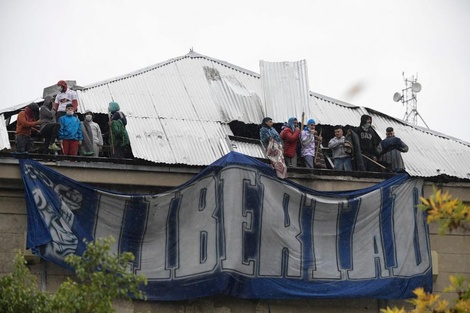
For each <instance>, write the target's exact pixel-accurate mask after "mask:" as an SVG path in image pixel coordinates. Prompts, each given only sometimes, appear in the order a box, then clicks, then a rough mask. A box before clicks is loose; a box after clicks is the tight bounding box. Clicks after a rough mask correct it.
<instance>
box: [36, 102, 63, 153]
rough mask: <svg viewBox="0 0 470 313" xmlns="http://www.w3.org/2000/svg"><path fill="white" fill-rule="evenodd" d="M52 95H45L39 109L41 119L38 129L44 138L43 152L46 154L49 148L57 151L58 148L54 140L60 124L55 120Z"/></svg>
mask: <svg viewBox="0 0 470 313" xmlns="http://www.w3.org/2000/svg"><path fill="white" fill-rule="evenodd" d="M52 102H53V100H52V97H51V96H46V98H45V99H44V103H43V105H42V106H41V108H40V109H39V119H40V120H41V121H43V123H42V124H41V127H40V128H39V131H40V133H41V136H42V137H43V138H44V147H43V152H42V153H44V154H48V153H49V150H52V151H54V152H55V151H59V150H60V148H59V147H58V146H57V145H56V144H55V140H56V138H57V135H58V133H59V128H60V124H59V123H57V122H56V119H55V110H54V108H53V107H52Z"/></svg>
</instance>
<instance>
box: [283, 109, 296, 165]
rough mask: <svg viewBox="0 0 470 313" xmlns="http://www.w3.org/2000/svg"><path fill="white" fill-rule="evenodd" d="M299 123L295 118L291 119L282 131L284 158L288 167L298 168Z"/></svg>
mask: <svg viewBox="0 0 470 313" xmlns="http://www.w3.org/2000/svg"><path fill="white" fill-rule="evenodd" d="M299 136H300V129H299V123H298V121H297V119H296V118H295V117H291V118H289V120H288V122H287V124H285V125H284V126H283V128H282V130H281V134H280V137H281V139H282V142H283V144H284V158H285V160H286V165H287V166H288V167H292V166H297V151H296V150H297V142H298V141H299Z"/></svg>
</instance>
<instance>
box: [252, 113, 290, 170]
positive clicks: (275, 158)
mask: <svg viewBox="0 0 470 313" xmlns="http://www.w3.org/2000/svg"><path fill="white" fill-rule="evenodd" d="M259 139H260V141H261V146H262V147H263V148H264V152H265V154H266V157H267V158H268V159H269V160H270V161H271V165H272V167H273V168H274V170H275V171H276V175H277V177H279V178H282V179H284V178H286V177H287V167H286V162H285V160H284V152H283V148H282V140H281V137H280V136H279V133H278V132H277V130H276V129H275V128H274V127H273V120H272V118H270V117H265V118H263V121H262V122H261V127H260V130H259Z"/></svg>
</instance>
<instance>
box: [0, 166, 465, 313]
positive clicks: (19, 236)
mask: <svg viewBox="0 0 470 313" xmlns="http://www.w3.org/2000/svg"><path fill="white" fill-rule="evenodd" d="M56 170H59V171H63V172H67V173H68V174H69V175H70V176H72V177H73V176H74V175H75V176H80V177H86V179H88V180H90V178H89V177H90V175H85V173H86V171H87V170H84V169H77V168H76V169H75V171H74V170H73V169H72V168H60V167H58V168H56ZM10 171H11V172H10V173H9V174H8V170H5V171H3V172H2V166H1V164H0V173H1V174H0V275H3V274H5V273H8V272H10V271H11V270H12V265H13V259H14V256H15V253H16V251H17V250H18V249H23V247H24V240H25V239H24V238H25V237H24V236H25V232H26V229H27V224H26V203H25V200H24V191H23V187H22V182H21V179H20V176H19V171H18V170H17V172H16V173H15V170H14V169H10ZM77 171H79V173H77ZM95 171H98V170H95ZM132 171H133V170H132V169H131V170H129V169H128V170H126V171H124V172H123V174H122V175H123V176H119V175H117V176H116V173H113V175H112V176H111V177H112V180H113V182H114V183H115V184H114V185H113V184H110V181H100V182H99V183H101V184H103V186H106V187H107V188H108V189H109V190H122V189H123V188H124V187H125V188H126V191H127V192H136V193H138V192H148V191H149V190H157V189H158V188H157V187H158V186H163V185H164V183H163V181H156V178H155V177H153V178H152V179H153V181H152V182H151V183H145V184H143V185H140V186H130V185H127V184H126V181H127V182H128V180H126V179H127V178H126V177H129V175H132ZM141 175H143V177H144V178H142V177H141V178H142V179H145V175H144V174H143V173H141ZM153 175H154V176H155V173H153ZM192 175H194V174H188V173H187V174H182V175H180V176H178V174H177V173H172V174H171V176H172V177H171V180H166V182H167V186H168V187H173V186H176V185H179V184H180V182H181V181H183V182H184V181H186V180H187V177H188V176H192ZM6 176H7V177H6ZM157 176H160V175H157ZM167 176H168V175H166V176H165V175H161V177H163V178H162V179H165V177H167ZM293 179H294V180H297V182H299V183H302V184H304V185H307V186H308V187H311V188H314V189H317V190H352V189H359V188H364V187H368V186H371V185H374V184H376V183H377V182H379V181H381V180H380V179H364V178H362V179H360V178H352V177H336V178H335V177H315V179H312V178H305V177H297V178H293ZM168 182H170V183H168ZM152 185H154V186H152ZM153 187H155V189H152V188H153ZM440 187H443V188H444V190H448V191H449V192H450V193H451V194H452V195H453V196H456V197H460V198H461V199H462V200H465V201H470V184H468V183H466V184H446V185H442V186H440ZM424 191H425V195H429V194H430V193H431V192H432V184H431V183H426V184H425V188H424ZM430 231H431V248H432V249H433V250H435V251H436V252H437V255H438V267H437V270H438V275H437V280H436V282H435V285H434V291H435V292H437V293H441V292H442V291H443V289H444V288H445V287H446V286H448V282H449V280H448V277H449V275H451V274H464V275H466V276H467V277H470V262H469V261H468V260H469V259H470V234H468V233H463V232H455V233H452V234H448V235H446V236H439V235H438V234H437V232H438V230H437V226H436V225H431V226H430ZM30 269H31V271H32V272H33V273H34V274H35V275H36V276H37V278H38V282H39V285H40V286H41V288H43V289H44V290H48V291H54V290H56V289H57V288H58V286H59V285H60V283H61V282H62V281H63V280H64V277H66V276H67V275H69V274H70V272H68V271H67V270H65V269H63V268H61V267H58V266H56V265H54V264H51V263H48V262H45V261H43V260H40V261H39V263H37V264H33V265H30ZM443 297H444V298H448V299H453V298H454V295H453V294H443ZM387 305H390V306H395V305H396V306H403V305H404V306H405V307H408V308H410V305H409V304H407V303H406V302H404V301H384V300H373V299H370V300H369V299H339V300H338V299H335V300H329V299H320V300H314V299H306V300H276V301H267V300H246V299H234V298H227V297H222V296H218V297H211V298H204V299H196V300H187V301H175V302H151V303H148V302H142V301H134V302H133V303H127V302H118V303H117V304H116V308H117V310H118V312H122V313H134V312H168V313H169V312H194V313H196V312H201V313H202V312H220V313H222V312H223V313H229V312H230V313H238V312H240V313H242V312H243V313H249V312H253V313H255V312H256V313H259V312H272V313H274V312H283V313H286V312H287V313H288V312H296V313H302V312H325V313H330V312H331V313H335V312H349V313H355V312H379V311H380V308H384V307H386V306H387Z"/></svg>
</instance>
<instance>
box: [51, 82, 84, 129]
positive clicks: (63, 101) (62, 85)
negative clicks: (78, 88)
mask: <svg viewBox="0 0 470 313" xmlns="http://www.w3.org/2000/svg"><path fill="white" fill-rule="evenodd" d="M57 87H58V88H59V93H58V94H57V96H56V97H55V101H54V110H55V111H56V118H57V120H59V118H60V117H61V116H63V115H65V108H66V107H67V104H71V105H72V107H73V112H77V108H78V96H77V93H76V92H75V90H72V89H70V88H68V86H67V82H66V81H65V80H59V82H58V83H57Z"/></svg>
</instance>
